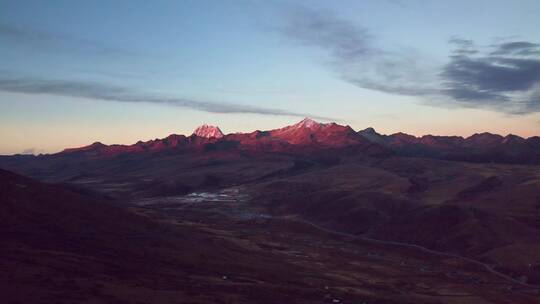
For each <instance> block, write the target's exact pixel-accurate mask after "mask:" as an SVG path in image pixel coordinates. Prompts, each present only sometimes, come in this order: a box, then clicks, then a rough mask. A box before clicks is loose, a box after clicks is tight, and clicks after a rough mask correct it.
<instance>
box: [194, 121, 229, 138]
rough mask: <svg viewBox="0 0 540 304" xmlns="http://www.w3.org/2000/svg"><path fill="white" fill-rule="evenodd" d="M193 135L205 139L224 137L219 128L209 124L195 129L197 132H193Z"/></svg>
mask: <svg viewBox="0 0 540 304" xmlns="http://www.w3.org/2000/svg"><path fill="white" fill-rule="evenodd" d="M193 135H196V136H199V137H204V138H222V137H223V136H224V135H223V132H221V130H220V129H219V127H217V126H211V125H207V124H204V125H202V126H199V127H198V128H197V129H195V131H193Z"/></svg>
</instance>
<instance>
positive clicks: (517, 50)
mask: <svg viewBox="0 0 540 304" xmlns="http://www.w3.org/2000/svg"><path fill="white" fill-rule="evenodd" d="M494 47H495V48H496V50H495V51H493V52H491V55H523V56H528V55H540V44H538V43H532V42H528V41H514V42H506V43H501V44H499V45H494Z"/></svg>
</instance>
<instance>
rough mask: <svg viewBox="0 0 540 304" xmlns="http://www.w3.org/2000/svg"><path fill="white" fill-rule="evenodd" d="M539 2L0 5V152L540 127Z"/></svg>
mask: <svg viewBox="0 0 540 304" xmlns="http://www.w3.org/2000/svg"><path fill="white" fill-rule="evenodd" d="M538 16H540V2H539V1H537V0H530V1H525V0H521V1H496V0H490V1H469V0H468V1H465V0H462V1H427V0H409V1H404V0H392V1H390V0H388V1H357V0H349V1H345V0H341V1H340V0H337V1H316V0H310V1H233V0H231V1H204V0H194V1H187V0H186V1H159V0H157V1H142V0H140V1H137V0H129V1H127V0H126V1H121V0H117V1H99V0H94V1H67V0H66V1H57V0H50V1H26V0H18V1H4V0H0V154H15V153H25V154H38V153H54V152H58V151H61V150H63V149H64V148H67V147H79V146H84V145H87V144H90V143H93V142H96V141H100V142H102V143H106V144H113V143H120V144H132V143H135V142H137V141H138V140H149V139H154V138H162V137H165V136H167V135H169V134H173V133H174V134H186V135H188V134H191V132H192V131H193V129H195V128H196V127H197V126H198V125H201V124H204V123H208V124H214V125H218V126H219V127H220V128H221V129H222V130H223V131H224V132H225V133H233V132H251V131H254V130H257V129H260V130H267V129H273V128H279V127H282V126H285V125H288V124H292V123H295V122H297V121H299V120H301V119H303V118H304V117H311V118H313V119H316V120H318V121H321V122H328V121H335V122H337V123H340V124H344V125H350V126H351V127H353V128H354V129H356V130H360V129H364V128H367V127H374V128H375V129H376V130H377V131H378V132H380V133H384V134H391V133H395V132H405V133H409V134H413V135H417V136H420V135H425V134H434V135H461V136H470V135H472V134H474V133H480V132H492V133H499V134H502V135H506V134H517V135H520V136H523V137H529V136H536V135H540V19H539V18H538Z"/></svg>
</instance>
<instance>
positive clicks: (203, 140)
mask: <svg viewBox="0 0 540 304" xmlns="http://www.w3.org/2000/svg"><path fill="white" fill-rule="evenodd" d="M327 149H334V150H336V149H348V150H355V151H358V153H362V154H368V155H388V154H396V155H400V156H409V157H424V158H435V159H444V160H456V161H468V162H480V163H487V162H497V163H515V164H538V163H540V137H539V136H533V137H529V138H522V137H519V136H516V135H511V134H510V135H507V136H504V137H503V136H501V135H498V134H491V133H477V134H474V135H472V136H469V137H466V138H464V137H461V136H435V135H424V136H421V137H416V136H413V135H409V134H405V133H401V132H400V133H395V134H391V135H383V134H379V133H377V132H376V131H375V130H374V129H373V128H367V129H364V130H361V131H358V132H356V131H355V130H353V129H352V128H351V127H349V126H342V125H339V124H336V123H319V122H316V121H314V120H312V119H309V118H305V119H304V120H302V121H300V122H298V123H296V124H294V125H290V126H286V127H283V128H280V129H275V130H269V131H259V130H257V131H254V132H251V133H233V134H223V132H222V131H221V130H220V129H219V127H216V126H210V125H206V124H205V125H202V126H200V127H198V128H197V129H196V130H195V131H194V132H193V134H192V135H190V136H185V135H177V134H171V135H169V136H167V137H165V138H162V139H154V140H149V141H145V142H143V141H139V142H137V143H135V144H133V145H116V144H113V145H105V144H102V143H100V142H96V143H93V144H91V145H88V146H85V147H80V148H70V149H66V150H64V151H62V152H60V153H59V155H63V156H74V155H78V156H81V157H98V158H100V157H111V156H115V155H119V154H124V153H143V152H146V153H149V152H150V153H151V152H163V151H174V150H176V151H184V152H185V151H194V150H195V151H202V150H206V151H210V150H219V151H242V152H246V153H265V152H289V153H316V152H317V151H318V150H327ZM45 157H46V156H45Z"/></svg>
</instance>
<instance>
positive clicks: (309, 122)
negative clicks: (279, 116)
mask: <svg viewBox="0 0 540 304" xmlns="http://www.w3.org/2000/svg"><path fill="white" fill-rule="evenodd" d="M321 125H324V124H322V123H320V122H317V121H315V120H313V119H311V118H308V117H306V118H304V119H302V121H300V122H298V123H296V124H295V125H293V127H294V128H295V129H298V128H308V129H313V128H315V127H319V126H321Z"/></svg>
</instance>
